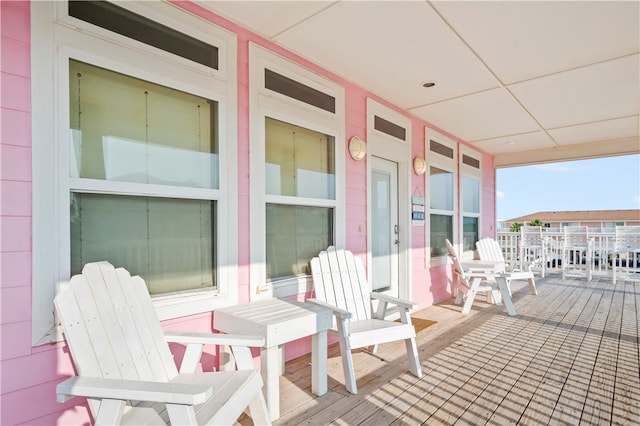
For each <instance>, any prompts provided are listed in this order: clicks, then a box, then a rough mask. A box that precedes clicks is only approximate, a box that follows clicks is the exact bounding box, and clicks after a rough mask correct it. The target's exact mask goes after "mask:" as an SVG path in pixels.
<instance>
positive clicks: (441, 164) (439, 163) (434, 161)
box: [425, 127, 459, 268]
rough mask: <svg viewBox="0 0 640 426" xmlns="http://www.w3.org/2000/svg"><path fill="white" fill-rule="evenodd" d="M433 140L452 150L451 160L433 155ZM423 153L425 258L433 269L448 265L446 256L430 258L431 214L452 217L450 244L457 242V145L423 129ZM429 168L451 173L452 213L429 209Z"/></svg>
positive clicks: (446, 138)
mask: <svg viewBox="0 0 640 426" xmlns="http://www.w3.org/2000/svg"><path fill="white" fill-rule="evenodd" d="M431 140H434V141H435V142H438V143H440V144H442V145H444V146H447V147H449V148H451V149H452V150H453V158H451V159H449V158H446V157H444V156H442V155H440V154H437V153H434V152H432V151H431V149H430V141H431ZM425 152H426V157H427V172H426V173H425V188H426V190H425V193H426V194H427V199H426V203H427V208H426V209H425V257H426V267H427V268H430V267H434V266H441V265H446V264H447V263H448V256H446V255H442V256H438V257H434V258H431V255H430V253H431V219H430V215H431V214H432V213H433V214H442V215H448V216H451V217H452V221H453V223H452V226H453V240H454V241H452V243H453V244H454V245H455V244H456V242H457V241H458V235H459V234H458V228H459V226H456V222H457V221H458V211H459V210H458V198H459V194H458V144H457V143H456V142H455V141H454V140H453V139H451V138H449V137H447V136H445V135H443V134H442V133H440V132H437V131H435V130H433V129H429V128H428V127H425ZM431 166H434V167H437V168H439V169H442V170H446V171H449V172H451V173H453V192H454V193H453V194H452V196H453V211H450V210H437V209H432V208H431V202H430V197H431V192H430V191H431V189H430V175H431V173H430V170H431Z"/></svg>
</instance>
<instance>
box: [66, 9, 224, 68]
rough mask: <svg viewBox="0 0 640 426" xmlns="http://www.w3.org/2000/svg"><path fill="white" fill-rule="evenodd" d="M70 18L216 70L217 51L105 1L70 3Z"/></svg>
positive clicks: (215, 48)
mask: <svg viewBox="0 0 640 426" xmlns="http://www.w3.org/2000/svg"><path fill="white" fill-rule="evenodd" d="M69 15H70V16H74V17H76V18H79V19H82V20H83V21H87V22H91V23H92V24H94V25H97V26H99V27H102V28H105V29H107V30H110V31H114V32H116V33H118V34H122V35H123V36H125V37H129V38H132V39H134V40H138V41H141V42H142V43H146V44H148V45H151V46H153V47H157V48H158V49H162V50H164V51H166V52H170V53H173V54H175V55H179V56H182V57H183V58H187V59H190V60H192V61H195V62H198V63H200V64H202V65H206V66H208V67H211V68H215V69H218V48H217V47H215V46H211V45H208V44H206V43H204V42H202V41H200V40H198V39H195V38H193V37H189V36H188V35H186V34H182V33H180V32H178V31H176V30H174V29H172V28H169V27H167V26H165V25H161V24H159V23H157V22H155V21H152V20H150V19H147V18H145V17H144V16H141V15H137V14H135V13H133V12H130V11H128V10H126V9H123V8H121V7H118V6H116V5H114V4H112V3H109V2H106V1H85V0H82V1H70V2H69Z"/></svg>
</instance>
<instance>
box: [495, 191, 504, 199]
mask: <svg viewBox="0 0 640 426" xmlns="http://www.w3.org/2000/svg"><path fill="white" fill-rule="evenodd" d="M496 198H505V195H504V192H502V191H496Z"/></svg>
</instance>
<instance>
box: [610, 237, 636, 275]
mask: <svg viewBox="0 0 640 426" xmlns="http://www.w3.org/2000/svg"><path fill="white" fill-rule="evenodd" d="M611 269H612V271H613V282H614V283H615V282H616V278H617V272H618V270H620V271H622V272H634V273H637V272H640V226H616V239H615V243H614V251H613V259H612V265H611Z"/></svg>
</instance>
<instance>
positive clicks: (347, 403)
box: [241, 274, 640, 425]
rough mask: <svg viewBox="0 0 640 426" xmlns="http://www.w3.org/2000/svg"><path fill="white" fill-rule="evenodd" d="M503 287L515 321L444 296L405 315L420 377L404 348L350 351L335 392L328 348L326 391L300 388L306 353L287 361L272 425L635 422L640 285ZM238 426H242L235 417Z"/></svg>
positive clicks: (544, 282) (639, 401)
mask: <svg viewBox="0 0 640 426" xmlns="http://www.w3.org/2000/svg"><path fill="white" fill-rule="evenodd" d="M537 286H538V291H539V293H540V295H539V296H532V295H530V294H529V292H528V286H527V285H526V282H514V283H513V284H512V289H513V300H514V304H515V307H516V311H517V315H516V316H514V317H510V316H509V315H507V314H506V312H504V308H503V307H500V306H494V305H490V304H487V303H485V302H483V301H477V302H475V303H474V306H473V308H472V310H471V313H470V314H468V315H461V314H460V313H459V312H460V307H459V306H456V305H454V304H453V303H452V301H447V302H444V303H440V304H438V305H435V306H432V307H429V308H426V309H423V310H421V311H418V312H415V313H414V315H415V316H417V317H419V318H424V319H429V320H433V321H436V323H435V324H434V325H432V326H430V327H428V328H426V329H424V330H422V331H420V332H419V333H418V336H417V343H418V350H419V355H420V359H421V363H422V368H423V373H424V375H423V377H422V378H421V379H418V378H416V377H415V376H413V375H412V374H410V373H409V372H408V371H407V370H408V365H407V362H406V352H405V348H404V344H403V343H402V342H394V343H391V344H386V345H381V346H380V349H379V352H378V353H376V354H371V353H369V352H366V351H362V350H359V351H355V352H354V364H355V366H356V378H357V380H358V394H357V395H350V394H348V393H347V392H346V390H345V388H344V377H343V374H342V364H341V360H340V356H339V352H338V350H337V346H336V345H331V346H330V348H329V363H328V365H329V392H328V393H327V394H326V395H324V396H322V397H317V396H315V395H313V394H312V393H311V390H310V370H311V367H310V364H309V363H310V357H309V356H304V357H301V358H298V359H296V360H292V361H289V362H287V364H286V368H285V374H284V375H283V376H282V377H281V382H280V383H281V392H280V396H281V413H282V416H281V417H280V419H278V420H277V421H276V422H275V423H274V424H275V425H285V424H287V425H288V424H291V425H294V424H305V425H325V424H333V425H358V424H362V425H370V424H375V425H391V424H393V425H400V424H402V425H417V424H428V425H438V424H442V425H453V424H456V425H483V424H495V425H505V424H522V425H537V424H576V425H578V424H640V372H639V370H640V351H639V344H640V341H639V339H638V331H639V326H638V320H639V313H638V311H639V310H640V281H638V280H637V279H636V280H634V279H626V280H625V279H621V280H619V281H618V283H617V285H615V286H614V285H613V284H612V283H611V280H610V279H609V278H608V277H606V276H599V277H594V280H593V281H591V282H587V281H586V280H584V279H582V278H578V277H572V278H569V279H567V280H565V281H563V280H562V279H561V278H560V276H559V274H549V275H548V276H547V277H546V278H544V279H539V278H538V279H537ZM241 423H243V424H251V422H250V420H248V419H244V421H241Z"/></svg>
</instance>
